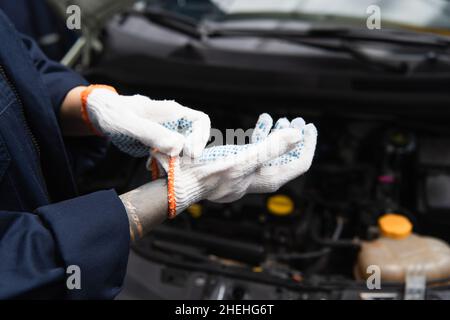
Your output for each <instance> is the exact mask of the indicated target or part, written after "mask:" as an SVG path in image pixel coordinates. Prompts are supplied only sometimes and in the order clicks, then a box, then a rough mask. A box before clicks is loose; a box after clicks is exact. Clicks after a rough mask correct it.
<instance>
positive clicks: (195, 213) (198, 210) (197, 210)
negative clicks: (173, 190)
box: [187, 203, 203, 219]
mask: <svg viewBox="0 0 450 320" xmlns="http://www.w3.org/2000/svg"><path fill="white" fill-rule="evenodd" d="M187 212H189V214H190V215H191V217H192V218H194V219H198V218H200V217H201V216H202V213H203V208H202V205H201V204H198V203H194V204H191V205H190V206H189V207H188V208H187Z"/></svg>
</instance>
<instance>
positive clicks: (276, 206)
mask: <svg viewBox="0 0 450 320" xmlns="http://www.w3.org/2000/svg"><path fill="white" fill-rule="evenodd" d="M267 209H268V210H269V212H270V213H271V214H273V215H275V216H287V215H290V214H291V213H292V212H293V211H294V201H292V199H291V198H289V197H288V196H285V195H283V194H277V195H274V196H271V197H269V199H267Z"/></svg>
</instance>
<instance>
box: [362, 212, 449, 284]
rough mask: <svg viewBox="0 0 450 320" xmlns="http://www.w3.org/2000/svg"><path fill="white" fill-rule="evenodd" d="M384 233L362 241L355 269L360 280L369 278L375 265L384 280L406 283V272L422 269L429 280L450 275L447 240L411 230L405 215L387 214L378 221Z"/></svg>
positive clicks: (420, 270)
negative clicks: (369, 270)
mask: <svg viewBox="0 0 450 320" xmlns="http://www.w3.org/2000/svg"><path fill="white" fill-rule="evenodd" d="M378 226H379V228H380V232H381V236H380V238H378V239H376V240H374V241H366V242H363V244H362V246H361V251H360V253H359V256H358V263H357V265H356V268H355V275H356V277H357V278H358V279H361V278H367V277H369V276H370V275H371V274H372V272H369V273H368V271H367V270H368V269H367V268H368V267H369V266H371V265H376V266H378V267H379V268H380V271H381V280H382V281H395V282H405V276H406V273H407V272H419V273H420V274H422V275H425V276H426V279H427V281H432V280H440V279H445V278H448V277H450V247H449V246H448V245H447V243H445V242H443V241H441V240H439V239H435V238H431V237H424V236H419V235H417V234H414V233H412V224H411V222H410V221H409V220H408V219H407V218H406V217H404V216H402V215H397V214H386V215H384V216H382V217H381V218H380V219H379V220H378Z"/></svg>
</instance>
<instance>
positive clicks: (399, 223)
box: [378, 213, 412, 239]
mask: <svg viewBox="0 0 450 320" xmlns="http://www.w3.org/2000/svg"><path fill="white" fill-rule="evenodd" d="M378 226H379V228H380V231H381V233H382V234H383V236H385V237H388V238H391V239H403V238H406V237H407V236H409V235H410V234H411V232H412V223H411V221H409V219H408V218H406V217H405V216H402V215H400V214H395V213H388V214H385V215H383V216H382V217H380V218H379V219H378Z"/></svg>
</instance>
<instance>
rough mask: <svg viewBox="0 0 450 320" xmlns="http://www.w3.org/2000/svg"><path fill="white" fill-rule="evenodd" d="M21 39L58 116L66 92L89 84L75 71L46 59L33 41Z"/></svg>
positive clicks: (23, 37)
mask: <svg viewBox="0 0 450 320" xmlns="http://www.w3.org/2000/svg"><path fill="white" fill-rule="evenodd" d="M21 37H22V41H23V43H24V44H25V46H26V48H27V49H28V52H29V54H30V56H31V59H32V60H33V62H34V65H35V66H36V69H37V70H38V71H39V73H40V75H41V78H42V81H43V82H44V85H45V86H46V89H47V92H48V95H49V96H50V98H51V100H52V105H53V108H54V110H55V112H56V113H57V114H58V113H59V108H60V107H61V103H62V102H63V100H64V97H65V96H66V94H67V92H69V91H70V90H71V89H73V88H75V87H77V86H81V85H83V86H86V85H89V83H88V82H87V81H86V80H85V79H84V78H83V77H82V76H81V75H79V74H78V73H76V72H75V71H72V70H70V69H69V68H67V67H65V66H63V65H62V64H60V63H59V62H56V61H53V60H50V59H48V58H47V57H46V56H45V54H44V53H43V52H42V50H41V49H40V48H39V47H38V46H37V44H36V43H35V42H34V40H33V39H31V38H29V37H27V36H25V35H21Z"/></svg>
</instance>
